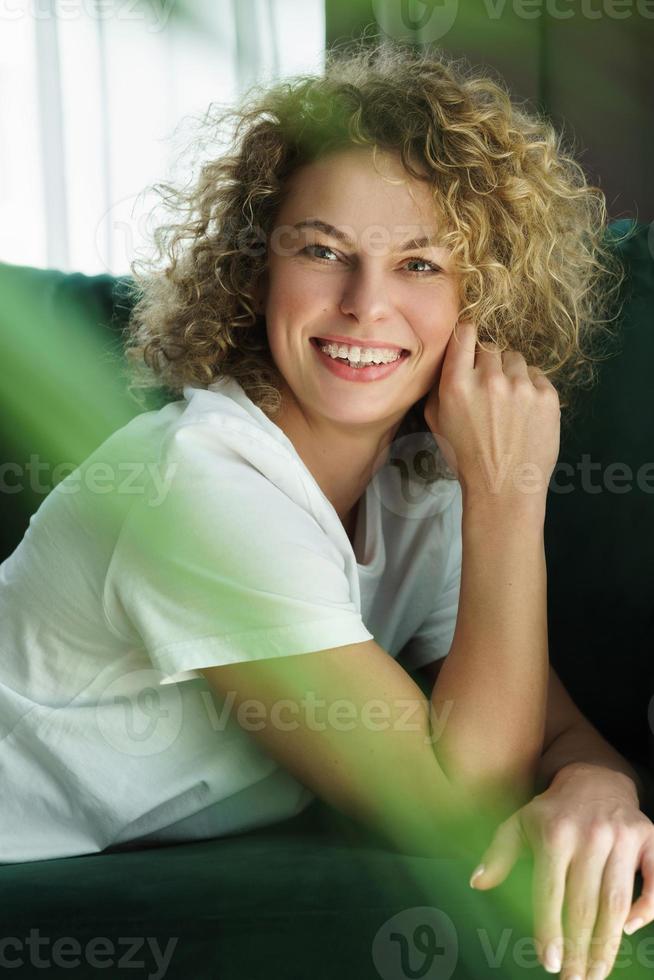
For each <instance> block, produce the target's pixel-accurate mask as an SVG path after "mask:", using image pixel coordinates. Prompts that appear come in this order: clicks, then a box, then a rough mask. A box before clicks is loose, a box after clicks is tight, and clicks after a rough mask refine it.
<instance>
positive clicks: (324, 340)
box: [310, 337, 411, 357]
mask: <svg viewBox="0 0 654 980" xmlns="http://www.w3.org/2000/svg"><path fill="white" fill-rule="evenodd" d="M310 339H311V343H312V344H313V345H314V346H315V347H318V348H319V347H320V345H321V344H338V345H339V346H340V345H345V346H346V347H359V348H361V350H365V349H366V347H367V348H369V349H370V350H375V349H377V348H379V349H381V350H399V352H400V355H401V356H402V357H407V356H408V355H409V354H410V353H411V351H409V350H407V349H406V347H400V346H399V345H398V344H385V343H381V342H379V341H366V342H365V343H364V342H363V341H354V340H348V341H345V340H334V339H333V338H330V337H311V338H310Z"/></svg>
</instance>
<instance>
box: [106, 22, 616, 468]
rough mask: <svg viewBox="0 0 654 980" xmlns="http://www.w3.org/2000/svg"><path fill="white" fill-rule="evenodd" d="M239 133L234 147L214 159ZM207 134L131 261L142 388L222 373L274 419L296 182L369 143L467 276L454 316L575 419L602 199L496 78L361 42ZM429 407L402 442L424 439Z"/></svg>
mask: <svg viewBox="0 0 654 980" xmlns="http://www.w3.org/2000/svg"><path fill="white" fill-rule="evenodd" d="M229 122H232V123H233V124H234V126H233V129H232V130H231V136H230V139H231V145H229V146H228V152H224V151H221V152H218V150H217V148H218V147H219V146H220V143H221V140H224V132H225V128H224V127H225V124H226V123H229ZM200 125H201V130H200V134H201V135H202V134H206V137H205V138H204V140H203V141H202V145H203V146H205V145H209V146H213V148H214V152H213V154H212V156H211V159H209V160H208V162H204V163H203V165H202V167H201V169H200V172H199V175H198V177H197V179H195V180H194V182H193V183H192V184H191V186H190V187H189V188H187V189H184V188H175V187H172V186H170V185H169V184H157V185H155V190H157V191H158V192H159V193H161V194H162V196H163V198H164V200H165V203H166V206H167V207H169V208H171V209H172V211H173V212H174V215H175V217H176V218H177V220H176V221H173V222H171V223H168V224H164V225H162V226H160V227H158V228H157V229H156V231H155V233H154V241H155V245H156V250H157V251H156V255H155V258H154V259H153V260H150V261H148V260H145V261H143V260H139V261H137V262H133V263H132V264H131V270H132V275H133V284H132V286H131V287H130V289H133V291H134V297H133V299H134V302H133V306H132V312H131V318H130V321H129V323H128V325H127V327H126V338H125V341H126V343H125V350H126V357H127V364H128V374H129V377H130V379H131V384H130V390H131V391H132V392H135V391H136V390H137V389H139V388H153V387H159V388H160V389H162V390H165V391H166V392H167V393H169V394H170V395H171V396H173V397H179V395H180V394H181V391H182V388H183V386H184V385H194V386H198V387H206V386H208V385H209V384H211V383H212V382H213V381H216V380H217V379H218V378H219V377H221V376H230V377H232V378H235V379H236V380H237V381H238V382H239V384H240V385H241V386H242V388H243V389H244V391H245V393H246V394H247V395H248V397H249V398H250V399H251V400H252V401H253V402H254V403H255V404H256V405H257V406H258V407H259V408H260V409H261V410H262V411H264V412H265V413H266V414H267V415H268V416H269V417H270V418H272V419H274V418H275V416H276V414H277V412H278V411H279V408H280V405H281V395H280V390H279V383H280V375H279V373H278V371H277V368H276V366H275V364H274V362H273V360H272V356H271V353H270V350H269V347H268V342H267V336H266V329H265V319H264V317H263V316H262V315H260V314H258V313H257V312H256V302H255V293H254V290H255V288H256V284H257V282H258V280H259V278H260V276H261V275H262V274H263V273H264V271H265V268H266V265H267V242H268V236H269V234H270V233H271V231H272V229H273V227H274V222H275V218H276V215H277V214H278V212H279V210H280V207H281V204H282V202H283V200H284V194H285V188H286V182H287V180H288V178H289V177H290V175H291V174H293V172H294V171H295V170H296V169H297V168H299V167H301V166H303V165H304V164H307V163H310V162H312V161H315V160H317V159H318V158H319V157H321V156H323V155H325V154H327V153H329V152H332V151H333V150H337V149H339V148H343V149H345V148H348V147H352V146H366V147H371V148H373V150H375V149H379V150H388V151H392V152H394V153H399V154H400V157H401V160H402V163H403V165H404V167H405V169H406V171H407V172H408V174H410V175H411V176H413V177H416V178H418V179H421V180H426V181H428V183H429V185H430V189H431V191H432V192H433V198H434V203H435V206H436V210H437V213H438V214H439V216H441V218H442V222H443V225H442V231H443V235H442V239H441V243H442V244H443V245H444V246H445V247H447V248H450V249H451V250H452V261H453V267H454V268H455V269H456V270H457V271H458V273H459V282H460V291H461V292H460V301H461V304H462V309H461V312H460V315H459V321H460V322H462V321H463V320H464V319H472V320H474V322H475V323H476V324H477V326H478V336H479V340H480V342H484V341H486V342H487V341H493V342H494V343H496V344H498V345H499V347H500V349H502V350H504V349H507V348H510V349H512V350H517V351H519V352H520V353H522V354H523V356H524V357H525V359H526V361H527V363H528V364H533V365H536V366H538V367H540V368H541V369H542V370H543V371H544V373H545V374H546V376H547V377H549V379H550V380H551V382H552V383H553V384H554V385H555V387H556V388H557V391H558V394H559V402H560V406H561V410H562V421H565V418H566V415H567V416H568V417H570V416H571V415H572V411H571V409H572V408H573V406H574V396H575V394H576V392H578V391H579V390H581V389H583V388H587V387H589V386H591V385H592V384H593V383H594V382H595V380H596V378H595V363H596V361H598V360H600V359H602V358H601V357H598V356H597V355H598V354H601V353H602V352H605V349H606V346H607V343H608V342H609V341H610V340H611V338H612V331H611V329H610V326H609V325H610V323H611V322H612V321H613V320H615V319H616V317H617V311H616V310H615V309H614V306H615V304H616V302H617V300H618V297H619V295H620V287H621V285H622V282H623V279H624V270H623V268H622V266H621V264H620V262H619V259H618V257H617V255H616V252H615V249H614V247H612V246H611V244H610V243H609V242H608V238H607V236H606V234H605V232H606V224H607V214H606V202H605V197H604V194H603V192H602V191H601V190H600V189H599V188H598V187H594V186H591V185H589V184H588V182H587V180H586V177H585V175H584V172H583V170H582V168H581V167H580V165H579V164H578V163H577V162H576V161H575V160H574V159H573V157H572V155H571V154H570V152H569V151H568V150H567V148H566V147H565V146H564V145H563V138H562V136H560V135H559V134H557V132H556V131H555V129H554V128H553V126H552V124H551V123H550V122H549V121H548V120H547V119H546V118H544V117H542V116H540V115H538V114H536V113H534V112H528V111H526V110H525V109H524V108H522V107H519V106H517V105H516V104H514V103H513V102H512V101H511V98H510V96H509V94H508V92H507V90H506V89H505V87H504V85H503V83H502V82H501V81H498V80H494V79H492V78H491V77H489V76H488V74H485V73H481V72H480V71H479V70H475V69H473V68H471V67H470V65H469V64H468V63H467V62H465V61H464V60H463V59H458V60H454V59H453V58H451V57H450V56H448V55H446V54H445V53H443V52H442V51H434V50H433V49H430V50H424V49H423V50H418V49H415V48H413V47H412V46H410V45H408V44H405V43H401V42H397V41H390V40H387V39H384V40H381V41H377V43H374V44H370V43H368V40H367V39H360V40H359V41H356V42H354V43H352V42H347V44H346V45H341V46H340V47H335V48H333V49H331V50H330V51H328V52H327V54H326V65H325V70H324V73H323V74H321V75H300V76H296V77H294V78H292V79H290V80H288V79H286V80H283V81H278V82H276V83H273V84H269V85H266V86H261V85H257V86H255V87H254V88H252V89H250V90H249V92H248V94H247V95H246V97H245V98H244V99H243V100H242V102H241V104H240V105H239V106H238V107H237V108H225V107H224V106H222V107H221V106H220V105H219V104H216V103H211V104H210V106H209V109H208V110H207V113H206V114H205V115H204V116H203V117H202V119H201V120H200ZM197 138H198V137H197V136H194V140H197ZM164 258H165V260H166V261H165V265H164V267H163V268H161V260H162V259H164ZM139 266H144V272H143V273H141V272H139ZM611 313H613V314H614V315H613V316H612V317H611V316H610V314H611ZM425 397H426V396H425ZM424 401H425V398H422V399H421V400H420V401H419V402H417V403H416V404H415V405H413V406H412V407H411V408H410V409H409V410H408V412H407V413H406V415H405V418H404V420H403V422H402V426H401V427H400V430H398V431H399V434H404V433H409V432H416V431H427V426H426V423H425V420H424V416H423V407H424ZM438 475H441V476H442V475H444V474H443V473H440V474H438Z"/></svg>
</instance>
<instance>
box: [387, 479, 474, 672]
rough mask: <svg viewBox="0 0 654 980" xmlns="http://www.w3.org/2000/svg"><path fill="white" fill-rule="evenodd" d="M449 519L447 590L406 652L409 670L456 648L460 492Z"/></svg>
mask: <svg viewBox="0 0 654 980" xmlns="http://www.w3.org/2000/svg"><path fill="white" fill-rule="evenodd" d="M448 517H449V523H448V527H449V541H448V542H447V544H446V548H447V563H446V570H445V574H444V576H443V588H442V589H441V591H440V593H439V594H438V596H437V599H436V602H435V605H434V607H433V609H432V610H431V612H430V613H429V615H428V616H427V618H426V619H425V620H424V621H423V623H422V624H421V625H420V627H419V629H418V630H416V632H415V633H414V634H413V636H412V637H411V639H410V640H409V641H408V643H407V644H406V645H405V646H404V648H403V650H402V655H401V662H402V664H403V666H404V667H405V668H406V669H408V670H416V669H417V668H419V667H424V666H426V665H427V664H430V663H432V662H433V661H436V660H441V659H442V658H443V657H446V656H447V654H448V653H449V652H450V647H451V646H452V639H453V637H454V629H455V626H456V617H457V613H458V609H459V594H460V591H461V556H462V540H461V500H460V493H459V492H458V488H457V494H456V496H455V498H454V503H453V506H452V508H451V509H450V512H449V514H448Z"/></svg>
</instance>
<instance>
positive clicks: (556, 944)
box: [545, 939, 562, 973]
mask: <svg viewBox="0 0 654 980" xmlns="http://www.w3.org/2000/svg"><path fill="white" fill-rule="evenodd" d="M561 946H562V943H561V940H560V939H553V940H552V942H551V943H548V944H547V948H546V949H545V969H546V970H547V972H548V973H560V972H561Z"/></svg>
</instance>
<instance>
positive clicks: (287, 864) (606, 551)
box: [0, 223, 654, 980]
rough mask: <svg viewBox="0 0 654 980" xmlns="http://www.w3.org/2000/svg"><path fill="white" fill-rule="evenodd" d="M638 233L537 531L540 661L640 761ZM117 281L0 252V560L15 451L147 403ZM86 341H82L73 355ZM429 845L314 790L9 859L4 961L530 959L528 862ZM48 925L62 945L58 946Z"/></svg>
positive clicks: (646, 667)
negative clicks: (607, 350) (476, 887)
mask: <svg viewBox="0 0 654 980" xmlns="http://www.w3.org/2000/svg"><path fill="white" fill-rule="evenodd" d="M625 227H626V226H625V224H624V223H623V224H618V225H616V226H614V228H613V229H612V230H613V231H615V232H619V231H624V230H625ZM648 232H649V229H648V227H647V226H638V227H637V228H636V229H635V232H634V234H633V235H632V236H631V237H630V239H629V240H628V241H626V242H624V243H622V244H621V245H620V246H619V250H620V254H621V255H622V256H623V258H624V261H625V264H626V267H627V270H628V281H627V290H626V302H625V306H624V309H623V314H622V317H621V321H620V324H621V352H620V353H619V354H618V355H617V356H615V357H614V358H612V359H611V360H609V361H607V362H606V363H605V364H604V365H603V366H602V368H601V371H600V382H599V384H598V385H597V387H596V388H595V389H593V390H592V391H591V392H589V393H588V395H587V396H586V397H585V401H584V406H583V410H582V412H581V414H580V417H579V419H578V421H577V422H576V423H575V426H574V428H573V430H572V431H571V432H569V433H568V434H567V435H566V436H565V438H564V439H563V440H562V445H561V454H560V464H561V463H563V464H567V466H568V468H567V469H566V468H563V469H561V470H560V472H559V473H558V474H557V480H558V483H559V484H560V485H562V486H565V485H571V486H572V489H571V490H570V492H558V491H556V492H555V491H554V489H552V490H551V491H550V495H549V500H548V510H547V518H546V525H545V542H546V554H547V564H548V618H549V629H550V655H551V659H552V662H553V663H554V665H555V667H556V669H557V671H558V672H559V674H560V676H561V678H562V680H563V681H564V683H565V684H566V685H567V687H568V689H569V690H570V693H571V695H572V696H573V698H574V699H575V701H576V702H577V703H578V704H579V706H580V707H581V709H582V710H583V711H584V712H585V713H586V714H587V715H588V717H589V718H590V719H591V720H592V721H593V723H594V724H595V725H596V726H597V727H598V728H599V729H600V731H602V732H603V734H605V736H606V737H607V738H609V739H610V740H611V741H612V742H613V744H614V745H615V746H616V747H617V748H618V749H619V750H620V751H622V752H623V753H624V754H625V755H627V756H628V757H629V758H631V759H632V761H634V762H636V763H637V764H638V765H639V767H640V769H641V774H643V775H644V776H647V775H648V773H649V772H651V763H652V730H651V726H650V723H649V718H648V711H649V701H650V698H651V695H652V691H653V685H652V680H653V677H652V674H653V671H654V664H653V658H652V653H653V652H654V642H653V641H654V636H653V625H654V602H653V598H652V597H653V594H654V593H653V590H652V582H653V581H654V567H653V554H654V521H653V520H652V500H653V498H652V490H648V489H647V488H646V486H645V483H644V480H643V472H642V471H643V467H644V466H645V465H646V464H647V463H648V462H651V461H652V459H653V458H654V457H653V456H652V448H653V447H654V411H653V410H652V396H651V392H652V387H651V383H650V377H651V365H652V363H654V337H653V327H654V317H653V313H652V311H653V309H654V260H653V256H652V252H651V246H652V240H651V237H650V240H649V241H648ZM124 285H125V280H118V279H113V278H112V277H110V276H91V277H87V276H82V275H79V274H75V275H66V274H63V273H60V272H56V271H52V270H39V269H31V268H22V267H16V266H10V265H6V264H5V265H0V299H1V300H2V302H0V358H1V360H2V363H3V365H4V380H5V383H4V384H3V394H2V396H1V398H0V407H1V408H2V418H3V425H2V437H1V446H0V450H1V452H2V457H1V458H2V461H3V462H13V463H14V464H18V465H17V468H14V470H12V471H10V472H9V471H4V470H3V479H4V480H5V486H4V492H3V494H2V498H3V504H2V520H1V521H0V533H1V535H2V538H1V540H0V547H1V548H2V549H3V550H2V554H1V555H0V557H5V555H7V554H9V553H10V551H11V550H13V548H14V547H15V546H16V544H18V542H19V541H20V539H21V537H22V535H23V533H24V531H25V528H26V526H27V523H28V520H29V515H30V514H31V513H32V512H33V511H34V509H35V508H36V507H37V506H38V504H39V502H40V500H41V499H42V491H38V492H35V491H34V490H33V488H31V487H30V486H29V485H28V482H27V480H26V477H25V473H26V469H25V465H26V461H27V460H28V458H29V456H30V454H31V453H37V454H39V458H40V459H41V460H44V461H47V462H49V463H50V464H54V463H56V462H58V461H60V460H61V459H67V460H70V461H72V462H75V461H78V462H79V461H80V460H81V459H83V458H84V457H85V456H86V455H88V453H90V452H91V450H92V449H93V448H94V447H95V446H96V445H98V444H99V443H100V442H101V441H102V440H103V439H104V438H106V437H107V436H108V435H109V434H110V433H111V432H112V431H114V429H115V428H117V427H118V426H119V425H123V424H125V422H126V421H127V420H128V419H129V418H130V417H132V416H133V415H134V414H136V413H137V412H138V411H140V410H141V409H140V408H139V406H138V405H137V404H136V403H135V402H133V401H132V400H130V398H129V397H128V396H127V395H126V394H125V391H124V387H125V385H124V380H123V379H122V377H121V375H120V367H121V365H120V328H121V326H122V325H123V324H124V322H125V319H126V317H127V315H128V312H129V303H128V302H126V301H125V298H124V288H123V287H124ZM26 332H27V333H26ZM91 335H93V338H94V341H93V343H94V344H95V345H96V346H91V347H88V349H87V348H86V347H85V344H86V343H87V340H88V337H90V336H91ZM71 347H75V348H77V349H78V350H81V351H82V353H84V352H86V353H85V354H84V356H85V357H87V361H86V363H87V364H88V357H92V356H93V353H94V351H95V352H99V360H100V363H101V364H102V370H100V371H97V372H96V371H95V370H94V369H93V367H89V368H88V371H86V370H85V371H84V372H83V373H84V377H80V376H79V375H80V373H82V372H80V371H79V370H77V371H76V365H77V363H78V362H76V361H75V359H74V358H73V359H72V361H71V360H70V359H69V357H68V355H67V353H66V352H67V351H69V349H70V348H71ZM26 349H27V350H28V351H29V357H27V356H26V355H25V350H26ZM52 351H55V352H57V351H58V352H59V354H58V356H54V357H53V356H52V354H51V352H52ZM30 405H33V406H34V409H33V410H32V411H28V407H29V406H30ZM153 407H154V406H153ZM23 409H24V411H23ZM44 419H45V420H46V421H47V420H48V419H49V420H50V422H51V423H52V426H53V428H52V429H48V427H47V426H46V425H44ZM82 423H83V424H82ZM73 432H74V433H75V438H74V439H73V438H71V439H70V440H68V441H66V438H65V436H66V435H67V434H68V433H73ZM584 454H585V455H586V456H588V457H589V462H590V463H592V464H597V463H599V464H600V468H599V469H597V467H595V469H593V470H591V471H589V472H590V474H591V476H590V477H588V475H586V476H584V473H583V472H582V470H581V469H579V468H578V467H579V466H580V465H583V457H584ZM618 462H620V463H624V464H626V465H628V466H629V467H630V468H631V471H632V474H633V479H632V481H631V486H630V489H629V490H627V491H623V492H613V491H612V490H611V489H609V487H610V478H608V479H607V470H608V467H609V466H610V465H611V464H612V463H618ZM569 467H572V469H569ZM639 470H640V471H641V484H642V485H641V486H640V487H639V486H638V482H637V473H638V471H639ZM21 473H22V479H21ZM614 477H615V483H616V485H617V484H618V483H619V482H620V481H619V480H618V479H617V476H616V474H615V472H614ZM12 481H13V482H12ZM584 481H585V482H584ZM625 482H626V481H625V480H624V479H623V480H622V483H623V484H624V483H625ZM9 484H12V487H11V488H10V489H9V490H7V489H6V488H7V486H9ZM591 484H592V485H596V486H599V487H600V490H599V491H596V490H593V489H589V486H590V485H591ZM649 484H650V486H652V487H653V488H654V480H653V479H651V478H650V480H649ZM653 720H654V719H653ZM649 791H650V793H651V791H652V788H651V784H650V786H649ZM648 806H650V807H651V801H650V802H648ZM650 815H651V813H650ZM443 850H444V856H443V858H442V859H426V858H415V857H407V856H403V855H396V854H393V853H391V852H390V851H387V850H385V849H383V848H381V847H379V846H378V845H377V844H375V843H374V842H373V841H371V840H370V839H369V838H368V837H367V836H366V834H365V833H363V832H362V831H361V830H360V829H356V828H353V827H352V825H351V824H350V823H349V822H348V821H346V820H344V819H343V818H341V817H340V815H335V814H334V813H333V812H332V811H331V810H330V809H329V808H328V807H326V806H325V805H323V804H322V803H320V801H316V802H315V803H313V804H312V805H311V806H310V807H309V808H308V809H307V810H306V811H305V812H304V813H302V814H300V815H299V816H298V817H297V818H294V819H292V820H288V821H284V822H282V823H280V824H278V825H276V826H274V827H270V828H265V829H263V830H259V831H252V832H249V833H246V834H239V835H235V836H233V837H226V838H222V839H217V840H211V841H205V842H200V843H193V844H181V845H173V846H167V847H156V848H152V847H151V848H144V847H143V848H140V849H129V848H125V849H123V850H120V849H115V850H113V851H110V852H105V853H103V854H100V855H91V856H85V857H80V858H68V859H62V860H52V861H44V862H31V863H24V864H20V865H5V866H2V867H0V898H1V899H2V905H3V937H4V941H3V942H2V943H0V967H2V969H8V970H10V969H12V968H13V969H15V970H16V972H17V974H18V975H20V976H38V977H42V976H44V969H45V967H44V966H43V965H41V966H39V965H38V963H39V960H38V956H39V955H40V956H41V958H42V961H46V960H47V961H48V962H49V964H50V965H49V966H48V968H47V975H48V976H59V975H62V976H64V975H65V976H68V977H70V976H74V977H76V978H83V977H87V976H88V977H91V976H93V977H95V976H97V975H100V974H104V975H105V976H111V977H116V976H122V975H123V970H130V969H131V970H133V971H134V972H135V973H137V974H138V975H139V976H140V975H143V976H149V977H152V978H154V977H157V978H159V977H161V976H166V977H169V978H171V977H174V978H177V977H180V978H182V977H184V978H192V980H200V978H204V977H206V978H212V980H215V978H216V980H217V978H220V980H232V978H234V980H236V978H238V980H242V978H249V980H253V978H258V977H262V978H263V977H266V978H268V977H273V978H276V977H280V978H281V977H283V978H285V980H292V978H296V977H297V978H298V980H299V978H302V980H307V978H323V977H324V978H332V977H336V976H339V977H343V978H349V977H352V978H355V977H356V978H357V980H363V978H368V977H370V978H379V977H382V978H384V980H386V978H388V980H390V978H393V980H395V978H398V980H402V978H405V977H426V978H427V980H431V978H436V977H438V978H439V980H440V978H446V977H450V976H453V977H455V978H460V980H464V978H471V980H472V978H474V980H477V978H485V977H494V978H497V977H498V976H501V977H502V978H503V980H504V978H506V977H518V976H531V977H533V976H535V975H538V976H541V975H545V974H544V971H542V970H541V968H540V967H538V966H537V965H536V959H535V956H534V955H533V944H532V945H530V940H529V936H530V933H531V920H530V918H529V914H528V913H526V910H530V907H531V893H530V882H531V879H530V872H529V870H528V869H529V865H528V862H519V864H518V865H517V867H516V869H515V870H514V872H513V873H512V875H511V878H510V881H511V882H512V885H511V887H510V888H508V887H507V886H506V885H504V886H501V887H500V888H499V889H497V890H496V891H493V892H489V893H477V892H473V891H471V890H470V889H469V888H468V885H467V880H468V877H469V874H470V871H471V870H472V868H471V867H470V866H468V865H467V864H465V862H462V861H460V860H457V859H454V858H451V857H449V856H448V854H447V842H446V841H444V842H443ZM480 856H481V855H480ZM525 914H527V918H526V919H524V918H523V919H521V916H524V915H525ZM394 916H399V918H397V919H395V918H393V917H394ZM31 931H32V932H31ZM30 935H32V947H31V948H30V946H29V944H28V939H29V937H30ZM652 935H653V932H652V929H651V927H648V928H647V929H645V930H641V931H640V932H639V933H637V934H636V936H634V937H632V938H631V940H628V939H627V937H625V939H624V942H626V944H627V945H626V947H625V946H623V949H626V950H627V953H629V952H630V951H631V950H632V948H633V950H636V948H638V949H640V951H641V952H640V954H639V958H638V957H635V956H634V957H632V958H631V961H630V962H629V961H628V958H627V959H623V961H622V963H623V966H622V968H621V969H619V970H618V969H617V968H616V975H619V976H620V977H624V978H632V977H645V976H649V975H651V971H652V969H653V968H654V958H652V956H651V953H650V954H649V955H650V960H647V955H648V953H647V950H646V949H644V948H643V947H642V943H643V942H644V941H646V938H647V937H649V942H650V944H651V937H652ZM101 937H105V938H106V943H104V944H102V942H101V941H100V940H101ZM130 937H131V941H130ZM402 937H404V938H402ZM57 938H59V939H60V940H64V939H67V940H69V942H68V943H65V942H64V943H62V944H60V946H59V947H55V941H56V940H57ZM39 940H41V941H42V942H41V946H36V945H35V944H36V943H37V942H38V941H39ZM172 940H176V941H175V942H174V943H173V945H172V946H167V944H168V943H169V942H171V941H172ZM636 941H638V942H639V943H640V944H641V945H640V946H638V947H637V943H636ZM89 944H91V945H89ZM629 944H631V946H630V945H629ZM155 950H157V951H158V954H157V953H156V952H155ZM166 950H168V954H169V959H168V960H166V959H165V957H166V955H167V954H166ZM421 950H423V952H421ZM643 950H644V951H643ZM403 952H404V957H405V958H404V960H403V959H402V954H403ZM157 955H158V956H159V960H158V959H157ZM161 957H164V962H163V963H162V962H161ZM3 958H4V959H3ZM12 961H13V963H14V966H13V967H12ZM139 964H140V965H139ZM539 970H541V972H539ZM534 971H536V972H534ZM127 975H128V976H129V975H134V973H132V974H129V973H128V974H127Z"/></svg>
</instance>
